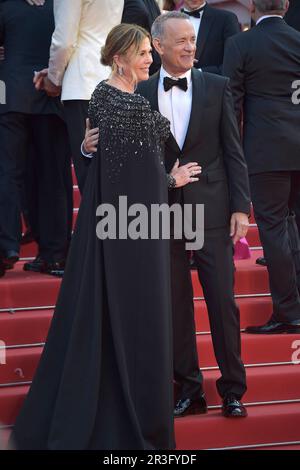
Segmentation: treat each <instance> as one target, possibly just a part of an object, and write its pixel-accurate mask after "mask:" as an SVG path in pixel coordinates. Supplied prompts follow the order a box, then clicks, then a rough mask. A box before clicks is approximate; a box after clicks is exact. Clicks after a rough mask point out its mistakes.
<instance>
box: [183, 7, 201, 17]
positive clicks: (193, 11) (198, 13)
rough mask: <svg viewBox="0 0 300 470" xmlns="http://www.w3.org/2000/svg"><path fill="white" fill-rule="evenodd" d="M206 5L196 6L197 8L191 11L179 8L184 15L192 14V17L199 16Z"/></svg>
mask: <svg viewBox="0 0 300 470" xmlns="http://www.w3.org/2000/svg"><path fill="white" fill-rule="evenodd" d="M205 6H206V5H203V7H201V8H198V10H192V11H187V10H185V9H184V8H183V9H182V10H181V11H182V13H185V14H186V15H189V16H193V17H194V18H201V13H202V12H203V10H204V8H205Z"/></svg>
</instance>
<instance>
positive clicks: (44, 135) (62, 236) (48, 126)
mask: <svg viewBox="0 0 300 470" xmlns="http://www.w3.org/2000/svg"><path fill="white" fill-rule="evenodd" d="M0 142H1V145H0V249H1V251H2V252H4V253H5V252H7V251H8V250H14V251H19V242H20V236H21V225H20V212H21V209H22V204H21V194H22V188H23V183H24V180H23V178H24V174H25V168H26V160H27V156H28V151H29V148H30V145H32V147H33V151H32V153H31V156H32V157H33V156H34V157H33V158H34V161H32V162H33V166H34V168H33V173H34V172H36V173H35V174H36V176H37V178H33V180H32V184H35V185H36V188H35V190H36V195H37V201H36V210H37V212H38V215H37V217H36V219H37V221H38V222H37V223H38V230H37V231H38V234H39V240H38V243H39V254H40V255H41V256H42V257H43V258H44V259H45V260H46V261H59V260H61V259H63V258H64V257H65V255H66V250H67V248H68V242H69V239H70V210H71V208H70V195H72V177H71V168H70V147H69V142H68V134H67V130H66V126H65V124H64V122H63V121H62V120H61V119H60V118H59V117H58V116H56V115H29V114H21V113H7V114H2V115H0Z"/></svg>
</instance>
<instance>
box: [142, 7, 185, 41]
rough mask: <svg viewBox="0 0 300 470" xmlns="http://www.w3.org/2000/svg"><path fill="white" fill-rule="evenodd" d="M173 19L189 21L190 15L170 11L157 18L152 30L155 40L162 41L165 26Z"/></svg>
mask: <svg viewBox="0 0 300 470" xmlns="http://www.w3.org/2000/svg"><path fill="white" fill-rule="evenodd" d="M171 19H177V20H189V19H190V17H189V15H186V14H185V13H181V12H180V11H169V12H168V13H164V14H163V15H160V16H158V17H157V18H156V20H155V21H154V23H153V25H152V28H151V36H152V38H153V39H162V38H163V36H164V32H165V24H166V22H167V21H169V20H171Z"/></svg>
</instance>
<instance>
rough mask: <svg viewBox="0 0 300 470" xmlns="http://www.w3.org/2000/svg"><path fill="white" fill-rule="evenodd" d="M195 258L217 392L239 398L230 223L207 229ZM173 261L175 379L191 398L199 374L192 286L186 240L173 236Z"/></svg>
mask: <svg viewBox="0 0 300 470" xmlns="http://www.w3.org/2000/svg"><path fill="white" fill-rule="evenodd" d="M194 259H195V263H196V265H197V269H198V275H199V280H200V283H201V285H202V288H203V292H204V297H205V301H206V304H207V309H208V314H209V321H210V327H211V334H212V341H213V346H214V352H215V356H216V359H217V363H218V365H219V368H220V371H221V378H220V379H219V380H218V381H217V388H218V392H219V394H220V396H221V397H225V396H226V395H227V394H229V393H234V394H235V395H236V396H237V397H238V398H241V397H242V396H243V394H244V393H245V391H246V389H247V387H246V374H245V368H244V365H243V363H242V360H241V337H240V319H239V310H238V307H237V305H236V303H235V300H234V293H233V287H234V265H233V246H232V241H231V238H230V236H229V228H227V227H226V228H223V229H213V230H206V231H205V241H204V246H203V248H202V249H201V250H198V251H194ZM171 266H172V269H171V275H172V305H173V331H174V338H173V341H174V379H175V381H176V382H177V383H178V384H179V387H180V393H179V396H180V398H187V397H189V398H195V397H197V396H199V393H201V391H202V383H203V377H202V374H201V371H200V370H199V366H198V355H197V346H196V335H195V320H194V303H193V287H192V280H191V272H190V265H189V252H187V251H185V241H184V240H171Z"/></svg>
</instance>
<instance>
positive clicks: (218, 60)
mask: <svg viewBox="0 0 300 470" xmlns="http://www.w3.org/2000/svg"><path fill="white" fill-rule="evenodd" d="M240 31H241V29H240V26H239V22H238V19H237V17H236V15H235V14H234V13H232V12H230V11H225V10H221V9H218V8H213V7H211V6H209V5H206V6H205V8H204V12H203V16H202V19H201V25H200V29H199V33H198V36H197V52H196V59H197V61H198V62H196V64H195V67H197V68H201V69H202V70H204V71H205V72H211V73H217V74H222V64H223V56H224V47H225V43H226V41H227V39H228V38H229V37H230V36H233V35H234V34H237V33H239V32H240Z"/></svg>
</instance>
